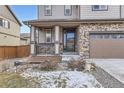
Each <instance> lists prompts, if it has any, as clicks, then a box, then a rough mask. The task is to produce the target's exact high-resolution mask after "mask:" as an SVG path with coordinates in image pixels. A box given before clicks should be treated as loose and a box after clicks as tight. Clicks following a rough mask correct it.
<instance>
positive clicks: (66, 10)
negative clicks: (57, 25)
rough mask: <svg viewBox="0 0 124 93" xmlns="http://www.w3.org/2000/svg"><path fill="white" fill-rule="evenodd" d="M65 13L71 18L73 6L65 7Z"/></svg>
mask: <svg viewBox="0 0 124 93" xmlns="http://www.w3.org/2000/svg"><path fill="white" fill-rule="evenodd" d="M64 12H65V16H71V15H72V6H71V5H65V6H64Z"/></svg>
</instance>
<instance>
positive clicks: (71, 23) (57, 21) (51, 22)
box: [23, 19, 124, 27]
mask: <svg viewBox="0 0 124 93" xmlns="http://www.w3.org/2000/svg"><path fill="white" fill-rule="evenodd" d="M123 22H124V19H102V20H100V19H90V20H79V19H75V20H67V19H50V20H29V21H23V23H24V24H25V25H31V26H36V27H51V26H55V25H59V26H64V27H66V26H67V27H72V26H79V25H80V24H82V23H123Z"/></svg>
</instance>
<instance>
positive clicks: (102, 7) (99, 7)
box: [92, 5, 108, 11]
mask: <svg viewBox="0 0 124 93" xmlns="http://www.w3.org/2000/svg"><path fill="white" fill-rule="evenodd" d="M92 10H93V11H107V10H108V6H107V5H93V6H92Z"/></svg>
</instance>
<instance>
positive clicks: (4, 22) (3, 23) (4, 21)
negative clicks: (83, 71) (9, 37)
mask: <svg viewBox="0 0 124 93" xmlns="http://www.w3.org/2000/svg"><path fill="white" fill-rule="evenodd" d="M0 19H1V20H2V25H0V27H2V28H5V29H10V22H9V21H8V20H6V19H3V18H0Z"/></svg>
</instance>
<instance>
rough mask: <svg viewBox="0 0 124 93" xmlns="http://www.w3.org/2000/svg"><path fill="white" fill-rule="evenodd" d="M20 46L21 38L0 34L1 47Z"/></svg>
mask: <svg viewBox="0 0 124 93" xmlns="http://www.w3.org/2000/svg"><path fill="white" fill-rule="evenodd" d="M16 45H20V38H19V37H13V36H9V35H5V34H1V33H0V46H16Z"/></svg>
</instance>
